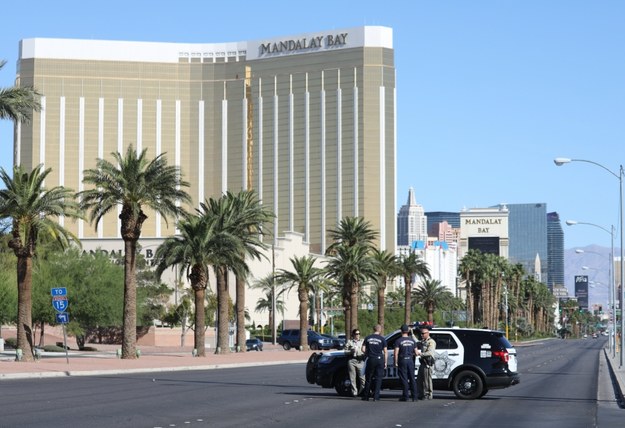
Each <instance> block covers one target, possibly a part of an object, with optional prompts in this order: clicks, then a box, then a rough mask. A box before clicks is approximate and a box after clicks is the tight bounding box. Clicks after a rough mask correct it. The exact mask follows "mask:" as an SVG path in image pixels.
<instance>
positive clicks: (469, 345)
mask: <svg viewBox="0 0 625 428" xmlns="http://www.w3.org/2000/svg"><path fill="white" fill-rule="evenodd" d="M399 337H401V332H400V331H399V330H397V331H395V332H393V333H391V334H389V335H388V336H386V341H387V345H388V362H387V369H386V370H385V371H384V379H383V380H382V388H383V389H401V382H400V381H399V377H398V375H397V369H396V368H395V367H393V353H394V347H395V341H396V340H397V339H398V338H399ZM430 337H431V338H432V339H434V341H436V356H435V362H434V366H433V367H432V383H433V386H434V389H436V390H446V391H453V392H454V394H455V395H456V397H458V398H460V399H475V398H480V397H483V396H484V395H485V394H486V393H487V392H488V391H489V390H490V389H498V388H507V387H509V386H512V385H516V384H517V383H519V381H520V375H519V373H518V372H517V356H516V350H515V349H514V347H513V346H512V345H511V344H510V342H508V339H506V337H505V335H504V333H503V332H501V331H497V330H487V329H470V328H454V327H452V328H431V329H430ZM349 358H350V356H349V353H347V352H345V351H333V352H326V353H320V352H316V353H313V354H312V355H311V356H310V358H309V359H308V363H307V364H306V380H307V381H308V383H311V384H317V385H321V386H322V387H324V388H335V389H336V392H337V393H338V394H339V395H342V396H350V395H351V384H350V381H349V375H348V372H347V361H348V359H349ZM419 364H420V363H419V358H417V359H416V364H415V366H416V370H415V376H416V372H417V370H418V367H419ZM363 376H364V371H363Z"/></svg>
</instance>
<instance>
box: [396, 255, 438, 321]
mask: <svg viewBox="0 0 625 428" xmlns="http://www.w3.org/2000/svg"><path fill="white" fill-rule="evenodd" d="M399 264H400V269H401V275H402V277H403V279H404V286H405V293H404V294H405V296H404V304H405V307H404V324H410V311H411V309H412V285H413V284H414V282H415V279H416V277H417V276H418V277H420V278H423V279H429V278H430V268H429V267H428V265H427V263H425V261H424V260H423V259H422V258H421V257H419V256H418V255H417V254H415V253H412V252H411V253H410V254H408V255H407V256H406V255H404V256H402V257H401V258H400V260H399Z"/></svg>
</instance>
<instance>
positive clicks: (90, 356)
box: [0, 343, 312, 382]
mask: <svg viewBox="0 0 625 428" xmlns="http://www.w3.org/2000/svg"><path fill="white" fill-rule="evenodd" d="M264 345H265V346H264V350H263V351H250V352H241V353H230V354H226V355H216V354H214V353H213V352H214V351H213V350H209V349H207V350H206V357H194V356H193V355H192V353H191V349H190V348H188V349H187V348H180V347H176V348H164V347H139V348H138V349H139V350H140V351H141V356H140V358H137V359H135V360H124V359H120V358H118V357H117V354H116V349H108V350H104V349H102V350H100V348H99V347H98V349H99V350H98V351H97V352H81V351H69V356H68V357H66V354H65V353H64V352H54V353H51V352H46V353H44V354H43V355H42V357H41V359H39V360H37V361H35V362H17V361H15V351H13V350H5V351H4V352H0V382H1V381H3V380H8V379H27V378H46V377H59V376H91V375H107V374H119V373H149V372H159V371H180V370H210V369H219V368H228V367H250V366H261V365H276V364H295V363H305V362H306V361H308V357H310V354H311V352H312V351H304V352H300V351H295V350H290V351H285V350H283V349H282V347H280V346H278V345H272V344H270V343H265V344H264ZM109 348H110V347H109Z"/></svg>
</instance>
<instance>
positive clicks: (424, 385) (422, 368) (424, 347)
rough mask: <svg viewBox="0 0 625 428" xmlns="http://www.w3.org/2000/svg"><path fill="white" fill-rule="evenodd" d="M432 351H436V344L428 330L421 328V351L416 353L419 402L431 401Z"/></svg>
mask: <svg viewBox="0 0 625 428" xmlns="http://www.w3.org/2000/svg"><path fill="white" fill-rule="evenodd" d="M434 351H436V342H435V341H434V339H432V338H431V337H430V329H429V328H427V327H422V328H421V350H419V351H418V352H417V355H419V362H420V365H419V372H418V373H417V384H418V386H419V400H423V399H424V398H425V399H427V400H431V399H432V398H433V395H432V389H433V388H432V366H433V361H434V357H435V355H434Z"/></svg>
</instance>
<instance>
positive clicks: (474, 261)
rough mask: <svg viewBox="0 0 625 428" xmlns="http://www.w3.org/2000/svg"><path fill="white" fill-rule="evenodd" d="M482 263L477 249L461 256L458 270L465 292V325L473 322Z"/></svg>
mask: <svg viewBox="0 0 625 428" xmlns="http://www.w3.org/2000/svg"><path fill="white" fill-rule="evenodd" d="M481 264H482V253H481V251H479V250H469V251H467V253H466V254H465V255H464V257H462V260H461V261H460V266H459V267H458V272H459V274H460V276H461V277H463V278H464V282H465V287H466V292H467V325H468V326H472V325H473V324H474V322H475V319H476V317H475V312H476V297H475V294H476V293H475V292H476V289H477V287H478V284H476V283H477V277H478V275H479V271H480V266H481Z"/></svg>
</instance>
